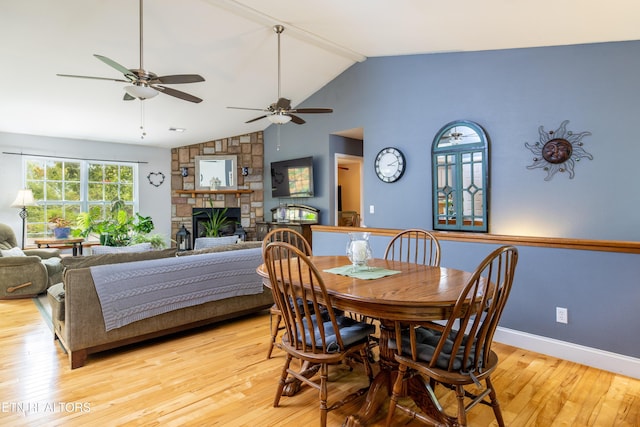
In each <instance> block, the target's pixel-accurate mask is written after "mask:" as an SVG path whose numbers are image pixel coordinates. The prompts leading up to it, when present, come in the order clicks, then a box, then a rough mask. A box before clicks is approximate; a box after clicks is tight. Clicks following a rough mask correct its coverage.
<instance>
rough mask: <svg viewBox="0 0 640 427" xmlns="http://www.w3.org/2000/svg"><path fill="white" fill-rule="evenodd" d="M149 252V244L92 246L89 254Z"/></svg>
mask: <svg viewBox="0 0 640 427" xmlns="http://www.w3.org/2000/svg"><path fill="white" fill-rule="evenodd" d="M150 250H151V243H149V242H145V243H138V244H136V245H131V246H93V247H92V248H91V253H92V254H93V255H103V254H123V253H131V252H146V251H150Z"/></svg>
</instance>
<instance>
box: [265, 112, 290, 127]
mask: <svg viewBox="0 0 640 427" xmlns="http://www.w3.org/2000/svg"><path fill="white" fill-rule="evenodd" d="M267 119H269V121H270V122H271V123H274V124H276V125H284V124H286V123H289V122H290V121H291V116H288V115H286V114H284V113H273V114H269V115H268V116H267Z"/></svg>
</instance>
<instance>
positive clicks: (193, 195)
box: [176, 189, 253, 198]
mask: <svg viewBox="0 0 640 427" xmlns="http://www.w3.org/2000/svg"><path fill="white" fill-rule="evenodd" d="M176 193H178V194H191V197H196V194H235V195H236V197H238V198H239V197H240V195H241V194H249V193H253V190H243V189H238V190H176Z"/></svg>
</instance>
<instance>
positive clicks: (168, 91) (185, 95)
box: [151, 86, 202, 104]
mask: <svg viewBox="0 0 640 427" xmlns="http://www.w3.org/2000/svg"><path fill="white" fill-rule="evenodd" d="M151 87H153V88H154V89H156V90H158V91H160V92H162V93H165V94H167V95H171V96H174V97H176V98H180V99H184V100H185V101H189V102H195V103H196V104H197V103H199V102H202V99H200V98H198V97H197V96H193V95H190V94H188V93H186V92H181V91H179V90H175V89H171V88H170V87H165V86H151Z"/></svg>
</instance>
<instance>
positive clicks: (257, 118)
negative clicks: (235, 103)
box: [245, 115, 267, 123]
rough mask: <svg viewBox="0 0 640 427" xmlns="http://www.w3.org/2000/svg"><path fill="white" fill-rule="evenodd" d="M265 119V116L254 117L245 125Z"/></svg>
mask: <svg viewBox="0 0 640 427" xmlns="http://www.w3.org/2000/svg"><path fill="white" fill-rule="evenodd" d="M265 117H267V116H266V115H264V116H260V117H256V118H255V119H251V120H248V121H246V122H245V123H253V122H255V121H257V120H260V119H264V118H265Z"/></svg>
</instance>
